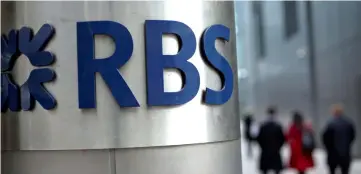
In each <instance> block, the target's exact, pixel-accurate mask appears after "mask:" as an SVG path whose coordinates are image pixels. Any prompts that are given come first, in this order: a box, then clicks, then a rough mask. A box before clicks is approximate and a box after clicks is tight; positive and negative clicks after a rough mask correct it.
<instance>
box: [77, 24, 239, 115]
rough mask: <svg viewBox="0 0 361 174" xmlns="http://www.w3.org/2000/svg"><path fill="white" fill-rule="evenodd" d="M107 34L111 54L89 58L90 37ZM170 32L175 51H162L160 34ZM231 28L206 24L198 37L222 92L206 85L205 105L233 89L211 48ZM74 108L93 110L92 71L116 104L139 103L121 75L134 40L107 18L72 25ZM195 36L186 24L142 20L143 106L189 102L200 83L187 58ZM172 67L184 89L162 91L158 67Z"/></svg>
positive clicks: (227, 95)
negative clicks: (74, 39)
mask: <svg viewBox="0 0 361 174" xmlns="http://www.w3.org/2000/svg"><path fill="white" fill-rule="evenodd" d="M97 34H98V35H99V34H102V35H107V36H109V37H111V38H113V40H114V42H115V52H114V54H113V55H112V56H110V57H108V58H106V59H95V58H94V36H95V35H97ZM163 34H174V35H176V36H177V37H178V38H179V40H180V43H181V44H180V45H181V46H180V49H179V52H178V53H177V54H176V55H163V53H162V35H163ZM229 36H230V30H229V28H227V27H225V26H223V25H213V26H211V27H209V28H207V29H206V30H205V31H204V33H203V35H202V38H201V44H200V46H201V47H200V48H201V54H202V55H203V58H204V59H205V61H206V62H207V63H209V65H210V66H211V67H212V68H214V69H215V70H216V71H217V72H218V74H219V75H220V77H221V79H222V90H220V91H215V90H212V89H210V88H207V89H206V90H205V92H204V102H205V103H206V104H213V105H220V104H224V103H225V102H227V101H228V100H229V98H230V97H231V95H232V91H233V73H232V69H231V66H230V65H229V63H228V62H227V60H226V59H225V58H224V57H222V56H221V55H220V54H219V53H218V52H217V50H216V48H215V41H216V39H223V40H225V41H228V40H229ZM77 44H78V83H79V88H78V90H79V108H95V107H96V106H95V101H96V95H95V91H96V90H95V73H96V72H99V73H100V74H101V76H102V78H103V79H104V81H105V82H106V84H107V85H108V87H109V89H110V91H111V93H112V94H113V96H114V98H115V99H116V101H117V103H118V104H119V106H121V107H139V103H138V101H137V99H136V98H135V96H134V94H133V93H132V91H131V89H130V88H129V87H128V85H127V83H126V82H125V80H124V79H123V78H122V76H121V75H120V73H119V71H118V68H119V67H121V66H123V65H125V64H126V62H127V61H128V60H129V59H130V57H131V55H132V52H133V40H132V36H131V34H130V32H129V31H128V29H127V28H126V27H125V26H123V25H122V24H119V23H116V22H112V21H87V22H78V23H77ZM196 46H197V42H196V37H195V35H194V33H193V31H192V29H191V28H190V27H188V26H187V25H185V24H184V23H181V22H177V21H163V20H147V21H145V57H146V73H147V74H146V78H147V104H148V106H170V105H181V104H184V103H187V102H189V101H190V100H192V99H193V98H194V97H195V96H196V94H197V92H198V90H199V86H200V76H199V73H198V70H197V68H196V67H195V66H194V65H193V64H192V63H191V62H188V59H190V58H191V57H192V56H193V54H194V53H195V50H196ZM165 68H176V69H178V70H179V71H181V72H182V74H183V76H184V79H183V83H184V85H183V88H182V89H181V90H180V91H178V92H164V84H163V83H164V80H163V70H164V69H165Z"/></svg>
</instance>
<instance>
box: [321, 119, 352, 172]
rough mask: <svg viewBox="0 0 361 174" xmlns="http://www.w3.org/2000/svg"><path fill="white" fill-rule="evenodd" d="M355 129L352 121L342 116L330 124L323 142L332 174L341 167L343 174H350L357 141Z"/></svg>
mask: <svg viewBox="0 0 361 174" xmlns="http://www.w3.org/2000/svg"><path fill="white" fill-rule="evenodd" d="M355 136H356V135H355V128H354V125H353V124H352V122H351V121H349V120H348V119H347V118H345V117H343V116H341V117H337V118H334V119H332V120H331V121H330V123H328V125H327V127H326V129H325V130H324V132H323V135H322V140H323V144H324V146H325V148H326V151H327V155H328V157H327V162H328V165H329V168H330V173H331V174H334V173H335V170H336V168H337V167H340V168H341V170H342V174H348V173H349V168H350V164H351V158H352V155H351V145H352V142H353V141H354V139H355Z"/></svg>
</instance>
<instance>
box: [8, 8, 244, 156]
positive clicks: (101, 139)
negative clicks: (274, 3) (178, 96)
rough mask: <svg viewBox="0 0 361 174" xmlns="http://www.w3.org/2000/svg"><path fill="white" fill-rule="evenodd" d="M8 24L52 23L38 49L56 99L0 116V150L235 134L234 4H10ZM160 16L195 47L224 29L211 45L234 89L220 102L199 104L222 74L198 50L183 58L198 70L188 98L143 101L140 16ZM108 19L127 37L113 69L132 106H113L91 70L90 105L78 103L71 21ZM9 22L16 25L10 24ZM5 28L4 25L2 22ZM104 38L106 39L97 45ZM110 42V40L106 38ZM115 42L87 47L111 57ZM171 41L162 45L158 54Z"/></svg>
mask: <svg viewBox="0 0 361 174" xmlns="http://www.w3.org/2000/svg"><path fill="white" fill-rule="evenodd" d="M14 6H15V8H16V9H22V10H14V12H16V15H14V16H13V19H12V20H11V21H16V22H14V24H8V25H4V26H2V31H8V30H9V29H10V28H20V27H21V26H23V25H24V24H26V25H28V26H31V27H32V28H34V30H37V29H39V28H40V27H41V25H42V24H43V23H45V22H46V23H49V24H52V25H53V26H54V28H55V29H56V35H55V37H54V39H53V40H52V41H51V42H50V43H49V45H48V47H47V48H46V49H45V50H49V51H51V52H53V53H54V54H55V55H56V57H57V61H56V62H55V64H54V65H53V67H52V68H53V69H54V71H55V72H56V73H57V80H56V81H54V82H51V83H46V84H44V86H45V87H46V89H47V90H49V92H50V93H51V94H52V95H54V97H55V98H56V99H57V103H58V105H57V107H56V108H55V109H54V110H50V111H48V110H44V109H43V108H42V107H40V105H36V107H35V108H34V110H33V111H32V112H24V111H22V112H7V113H6V114H3V115H2V121H3V123H4V122H5V123H4V124H3V126H4V127H3V130H4V132H3V136H4V137H3V140H4V141H3V142H4V146H3V148H5V149H6V150H63V149H103V148H130V147H148V146H170V145H181V144H194V143H206V142H216V141H225V140H233V139H238V138H239V136H240V135H239V114H238V92H237V89H238V87H237V83H236V82H237V75H236V74H237V67H236V65H237V61H236V54H235V53H236V50H235V42H236V40H235V33H234V32H235V31H234V28H235V27H234V20H232V19H233V18H234V13H233V2H206V1H195V2H192V3H191V5H189V4H187V3H184V2H180V1H179V2H178V1H177V2H175V1H169V2H168V1H163V2H19V3H16V4H15V5H14ZM147 19H157V20H158V19H161V20H174V21H180V22H183V23H185V24H186V25H188V26H189V27H190V28H191V29H192V30H193V32H194V35H195V37H196V41H197V44H198V45H199V43H200V39H201V36H202V33H203V31H204V29H205V28H207V27H209V26H211V25H214V24H222V25H224V26H227V27H229V28H230V36H229V38H230V40H229V41H228V42H226V43H225V44H217V43H216V44H215V45H216V47H217V51H219V52H220V54H221V55H222V56H224V57H225V58H226V59H227V61H228V62H229V64H230V66H231V68H232V71H233V74H234V77H233V79H232V80H233V81H234V83H233V94H232V96H231V98H230V99H229V100H228V101H227V102H226V103H225V104H223V105H218V106H213V105H206V104H203V103H202V102H201V101H202V97H203V90H205V89H206V88H210V89H213V90H216V91H218V90H220V89H221V88H222V83H221V78H220V77H219V75H218V73H217V72H216V71H215V70H214V69H213V68H212V67H210V66H207V65H206V64H205V63H204V60H203V59H202V57H201V54H200V50H199V49H198V47H197V48H196V51H195V54H194V55H193V57H192V58H191V59H189V62H191V63H193V64H194V66H195V67H196V68H197V70H198V72H199V76H200V88H199V90H198V92H197V94H196V95H195V97H194V98H193V99H192V100H191V101H190V102H188V103H186V104H183V105H179V106H169V107H147V104H146V103H147V100H146V99H147V97H146V68H145V65H146V61H145V60H146V59H145V47H144V21H145V20H147ZM94 20H109V21H115V22H118V23H122V24H123V25H125V26H126V27H127V29H128V30H129V32H130V33H131V35H132V37H133V43H134V48H133V54H132V56H131V58H130V59H129V61H128V62H127V64H126V65H124V66H123V67H122V68H121V69H119V72H120V74H121V75H122V77H123V78H124V80H125V81H126V82H127V84H128V86H129V88H130V89H132V92H133V94H134V96H135V98H136V99H137V101H138V102H139V105H140V107H138V108H120V107H119V105H118V104H117V102H116V101H115V99H114V97H113V96H112V94H111V92H110V90H109V89H108V87H107V85H106V84H105V83H104V80H103V79H102V77H101V76H100V75H99V74H96V79H97V80H96V84H95V89H96V99H97V100H96V109H83V110H82V109H79V108H78V100H77V96H78V91H77V90H76V89H77V88H78V77H77V73H78V64H77V41H76V38H77V34H76V23H77V22H79V21H94ZM15 24H16V25H15ZM5 27H6V28H5ZM104 43H107V45H105V46H104V45H102V44H104ZM112 44H113V43H112ZM109 48H114V46H113V45H111V43H109V42H107V40H106V38H104V37H96V38H95V46H94V51H95V55H96V57H105V56H99V55H112V53H109V52H111V49H109ZM174 49H177V45H174V44H168V43H163V53H164V52H170V51H169V50H174ZM19 66H20V67H21V68H18V69H14V70H13V72H12V73H13V74H15V75H16V76H17V77H23V76H25V77H27V76H28V75H29V74H28V73H27V72H28V69H29V68H31V67H29V66H27V65H19ZM163 76H164V79H165V81H164V90H165V91H178V90H179V88H180V87H179V86H178V85H174V84H181V83H179V81H180V80H181V78H180V76H179V74H177V73H173V72H170V71H168V70H165V71H164V74H163Z"/></svg>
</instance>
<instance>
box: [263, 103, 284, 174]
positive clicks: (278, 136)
mask: <svg viewBox="0 0 361 174" xmlns="http://www.w3.org/2000/svg"><path fill="white" fill-rule="evenodd" d="M267 114H268V120H267V121H265V122H264V123H263V124H262V125H261V127H260V129H259V134H258V137H257V142H258V144H259V146H260V148H261V157H260V163H259V168H260V170H261V171H262V172H263V174H267V172H269V171H274V172H275V173H276V174H279V173H280V172H281V170H282V169H283V162H282V158H281V154H280V151H281V148H282V146H283V144H284V142H285V137H284V134H283V130H282V127H281V125H280V124H279V123H278V122H277V121H276V114H277V110H276V108H273V107H270V108H268V109H267Z"/></svg>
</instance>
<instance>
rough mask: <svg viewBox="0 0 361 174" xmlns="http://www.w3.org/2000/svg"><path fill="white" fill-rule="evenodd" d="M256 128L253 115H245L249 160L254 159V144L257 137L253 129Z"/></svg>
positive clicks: (245, 134) (245, 133)
mask: <svg viewBox="0 0 361 174" xmlns="http://www.w3.org/2000/svg"><path fill="white" fill-rule="evenodd" d="M253 126H254V120H253V116H252V114H251V113H248V114H246V115H245V118H244V136H245V140H246V143H247V153H248V154H247V155H248V157H249V158H252V155H253V154H252V153H253V150H252V142H253V141H254V139H255V137H254V135H253V132H252V128H253Z"/></svg>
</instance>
